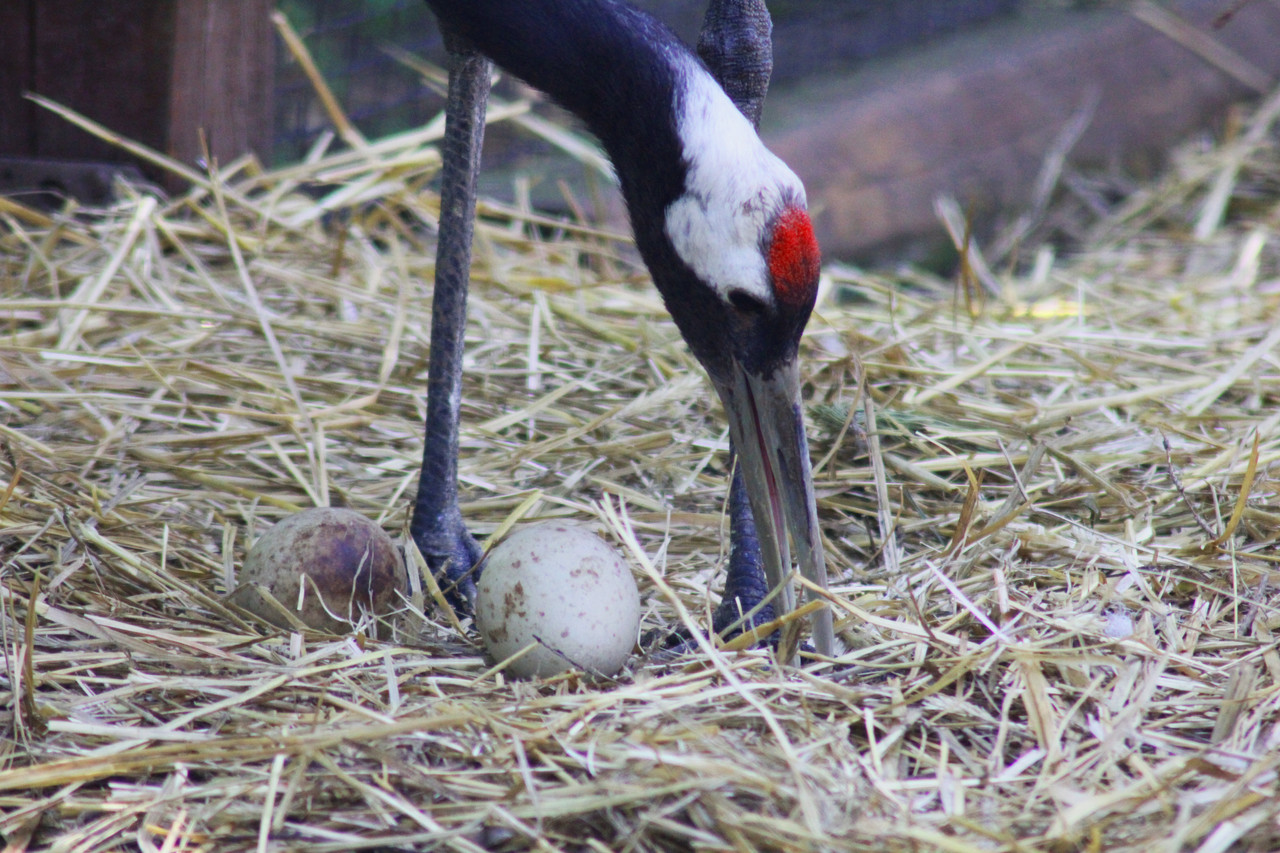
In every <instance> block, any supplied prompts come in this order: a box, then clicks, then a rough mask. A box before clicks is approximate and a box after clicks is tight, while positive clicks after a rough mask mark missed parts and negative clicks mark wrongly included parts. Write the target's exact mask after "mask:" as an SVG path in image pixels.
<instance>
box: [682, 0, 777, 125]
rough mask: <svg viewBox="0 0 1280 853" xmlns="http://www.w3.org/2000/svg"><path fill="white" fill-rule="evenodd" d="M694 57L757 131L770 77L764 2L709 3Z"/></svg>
mask: <svg viewBox="0 0 1280 853" xmlns="http://www.w3.org/2000/svg"><path fill="white" fill-rule="evenodd" d="M698 56H700V57H702V61H703V62H705V63H706V64H707V69H708V70H709V71H710V72H711V76H713V77H715V78H716V82H717V83H719V84H720V88H722V89H724V91H725V94H727V95H728V96H729V99H730V100H732V101H733V103H734V105H735V106H736V107H737V108H738V110H739V111H740V112H741V113H742V114H743V115H744V116H746V117H747V121H749V122H751V126H752V127H754V128H756V129H759V127H760V114H761V112H762V111H763V110H764V96H765V95H766V94H767V93H768V91H769V78H770V77H771V76H772V75H773V21H772V20H771V19H770V18H769V10H768V8H766V7H765V4H764V0H710V2H709V3H708V4H707V14H706V16H705V17H704V18H703V19H702V32H701V33H699V35H698Z"/></svg>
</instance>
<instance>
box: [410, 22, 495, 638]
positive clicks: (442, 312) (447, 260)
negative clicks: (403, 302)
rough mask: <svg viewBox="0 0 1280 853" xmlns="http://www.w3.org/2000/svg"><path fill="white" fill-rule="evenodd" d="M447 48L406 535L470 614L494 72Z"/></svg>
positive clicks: (476, 551) (476, 554)
mask: <svg viewBox="0 0 1280 853" xmlns="http://www.w3.org/2000/svg"><path fill="white" fill-rule="evenodd" d="M445 46H446V47H447V48H448V51H449V96H448V102H447V105H446V107H445V131H444V140H443V141H442V143H441V148H442V154H443V162H442V164H441V169H440V233H439V242H438V244H437V246H436V272H435V291H434V295H433V298H432V305H431V353H430V358H431V361H430V365H429V368H428V371H429V372H428V377H427V423H426V440H425V443H424V445H423V448H422V473H421V475H420V476H419V479H418V495H417V499H416V500H415V502H414V508H413V520H412V521H411V522H410V525H409V531H410V534H411V535H412V536H413V540H414V542H416V543H417V545H418V548H419V550H421V551H422V555H423V557H424V558H426V561H427V565H428V566H429V567H430V569H431V571H432V573H433V574H434V575H436V577H438V578H440V580H441V586H442V587H444V588H445V592H446V595H448V597H449V600H450V603H452V604H453V605H454V606H455V607H459V608H461V609H462V610H464V611H466V612H468V613H469V612H470V611H471V604H472V601H473V600H474V599H475V579H474V576H473V575H474V574H475V570H476V569H477V568H478V566H479V563H480V558H481V556H482V551H481V549H480V546H479V545H478V544H477V543H476V541H475V539H474V538H472V536H471V534H470V533H469V532H467V528H466V525H465V523H464V522H463V520H462V512H461V510H459V508H458V424H459V414H460V408H461V404H462V357H463V343H464V339H465V331H466V325H467V285H468V281H469V278H470V273H471V238H472V233H473V230H474V225H473V223H474V220H475V212H476V178H477V176H478V174H479V172H480V148H481V145H482V143H483V141H484V120H485V103H486V101H487V100H488V97H489V82H490V76H491V73H490V72H491V65H490V63H489V61H488V60H487V59H485V58H484V57H482V56H481V55H480V54H479V53H477V52H476V51H474V50H473V49H471V48H470V47H469V46H468V45H466V44H464V43H463V42H462V40H461V39H458V38H456V37H453V36H451V34H449V33H448V32H446V33H445Z"/></svg>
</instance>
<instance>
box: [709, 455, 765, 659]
mask: <svg viewBox="0 0 1280 853" xmlns="http://www.w3.org/2000/svg"><path fill="white" fill-rule="evenodd" d="M768 595H769V584H768V582H766V581H765V577H764V559H763V557H762V555H761V553H760V540H759V539H757V538H756V521H755V518H754V517H753V516H752V514H751V501H750V500H749V499H748V497H747V484H746V481H745V480H744V479H743V478H742V471H741V469H740V468H737V467H736V466H735V468H734V473H733V480H732V481H731V482H730V485H729V571H728V574H727V576H726V577H725V581H724V597H723V598H721V599H720V606H719V607H717V608H716V612H715V613H713V614H712V616H711V630H712V631H714V632H715V633H717V634H720V635H721V636H725V635H733V634H739V633H742V632H743V631H748V630H750V629H751V628H753V627H755V626H757V625H763V624H764V623H766V622H772V621H773V618H774V611H773V605H772V604H763V605H762V604H761V602H763V601H764V600H765V598H766V596H768ZM753 610H754V611H755V612H754V613H753V612H752V611H753ZM744 617H745V618H744Z"/></svg>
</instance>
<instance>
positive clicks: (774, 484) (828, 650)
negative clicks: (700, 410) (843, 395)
mask: <svg viewBox="0 0 1280 853" xmlns="http://www.w3.org/2000/svg"><path fill="white" fill-rule="evenodd" d="M731 381H732V384H728V383H716V384H717V386H718V387H717V390H718V391H719V392H720V397H721V399H722V400H723V402H724V405H725V409H726V410H727V411H728V414H729V431H730V435H731V436H732V437H733V443H734V446H735V448H736V449H737V454H738V465H740V466H741V467H742V472H743V476H744V477H745V478H746V486H747V494H748V496H749V498H750V501H751V513H752V515H753V516H754V517H755V522H756V533H757V535H758V537H759V540H760V551H761V557H762V558H763V561H764V570H765V577H766V579H767V580H768V582H769V586H770V587H771V588H772V589H773V590H776V591H777V593H776V595H775V597H774V603H775V609H776V610H777V611H778V613H779V615H782V614H784V613H789V612H791V611H792V610H793V609H795V593H794V591H793V590H792V587H791V578H790V575H791V551H792V550H794V551H795V556H796V559H797V562H798V563H799V566H800V573H801V574H802V575H804V577H805V578H807V579H808V580H809V581H811V582H812V583H814V584H816V585H817V586H818V587H820V588H822V589H826V588H827V565H826V558H825V555H824V553H823V547H822V534H821V532H820V531H819V529H818V513H817V506H816V503H815V501H814V496H813V469H812V466H811V463H810V461H809V442H808V440H807V439H806V437H805V432H804V418H803V415H802V409H801V405H800V375H799V365H798V363H797V361H796V360H795V359H792V360H790V361H787V362H785V363H783V364H782V365H781V366H780V367H778V368H777V369H775V370H774V371H773V372H772V373H770V374H769V375H768V376H761V375H758V374H754V373H751V372H749V371H747V370H745V369H743V368H742V367H741V366H740V365H735V370H734V375H733V377H732V380H731ZM788 534H790V542H791V547H790V549H788V546H787V538H788ZM810 597H815V596H814V594H813V593H810ZM813 644H814V647H815V648H817V650H818V652H819V653H820V654H823V655H830V654H832V653H833V650H834V645H835V637H834V632H833V628H832V620H831V611H830V609H829V608H826V607H823V608H821V609H820V610H818V611H817V612H816V613H814V615H813Z"/></svg>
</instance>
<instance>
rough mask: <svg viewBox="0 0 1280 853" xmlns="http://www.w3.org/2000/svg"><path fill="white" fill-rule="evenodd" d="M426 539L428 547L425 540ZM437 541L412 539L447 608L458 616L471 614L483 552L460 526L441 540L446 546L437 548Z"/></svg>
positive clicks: (436, 538)
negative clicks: (425, 562)
mask: <svg viewBox="0 0 1280 853" xmlns="http://www.w3.org/2000/svg"><path fill="white" fill-rule="evenodd" d="M428 538H430V539H431V540H432V542H431V543H427V542H426V541H425V540H427V539H428ZM440 538H441V537H426V536H421V537H415V541H416V542H417V544H418V549H419V550H420V551H422V556H423V559H425V560H426V561H427V568H429V569H430V570H431V575H432V577H434V578H435V579H436V582H437V583H438V584H439V585H440V590H441V591H442V592H443V593H444V596H445V599H446V600H447V601H448V602H449V606H450V607H452V608H453V609H454V611H455V612H457V613H458V615H459V616H471V615H474V612H475V600H476V581H477V580H479V578H480V572H481V570H482V569H483V568H484V565H483V562H484V550H483V549H482V548H481V547H480V544H479V543H478V542H476V540H475V538H474V537H473V536H472V535H471V533H470V532H469V531H468V530H467V528H466V527H465V526H463V525H462V523H461V522H458V524H457V525H456V530H455V531H454V532H453V534H452V535H451V536H447V537H443V538H444V539H445V541H446V542H447V545H446V546H445V547H443V548H441V547H439V542H440Z"/></svg>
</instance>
